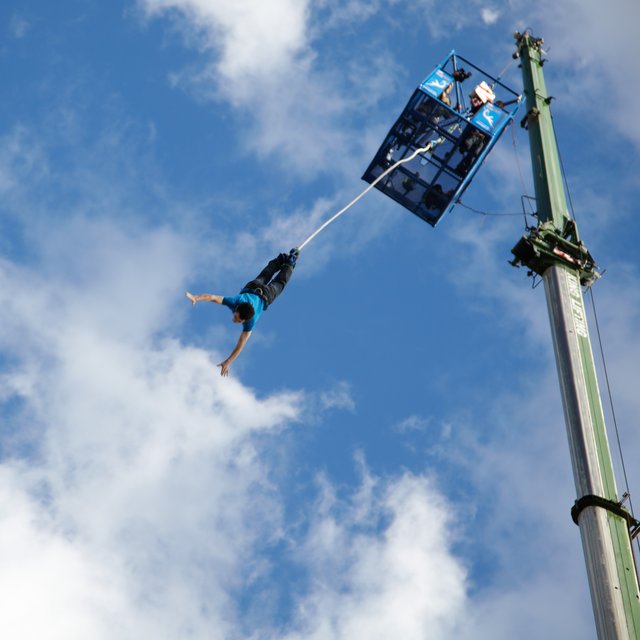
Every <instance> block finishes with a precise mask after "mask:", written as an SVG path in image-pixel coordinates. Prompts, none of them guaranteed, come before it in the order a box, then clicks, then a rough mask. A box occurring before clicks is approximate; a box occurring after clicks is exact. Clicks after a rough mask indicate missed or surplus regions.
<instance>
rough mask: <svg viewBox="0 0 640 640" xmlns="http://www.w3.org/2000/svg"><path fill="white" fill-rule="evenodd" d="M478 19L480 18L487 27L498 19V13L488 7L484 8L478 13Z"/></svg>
mask: <svg viewBox="0 0 640 640" xmlns="http://www.w3.org/2000/svg"><path fill="white" fill-rule="evenodd" d="M480 17H481V18H482V22H484V23H485V24H487V25H492V24H494V23H495V22H496V21H497V20H498V18H499V17H500V12H499V11H496V10H495V9H492V8H490V7H484V8H483V9H482V10H481V11H480Z"/></svg>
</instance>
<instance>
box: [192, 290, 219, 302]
mask: <svg viewBox="0 0 640 640" xmlns="http://www.w3.org/2000/svg"><path fill="white" fill-rule="evenodd" d="M184 295H185V296H187V298H189V300H191V304H195V303H196V302H215V303H216V304H222V299H223V298H224V296H217V295H215V294H213V293H198V294H196V295H194V294H193V293H189V292H188V291H185V292H184Z"/></svg>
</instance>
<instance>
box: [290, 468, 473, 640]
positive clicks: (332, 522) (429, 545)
mask: <svg viewBox="0 0 640 640" xmlns="http://www.w3.org/2000/svg"><path fill="white" fill-rule="evenodd" d="M325 490H327V491H329V492H331V488H330V487H329V488H326V489H325ZM363 496H365V497H363ZM358 500H362V501H363V502H362V504H361V505H360V507H361V506H362V505H363V504H366V505H367V506H366V508H364V509H362V508H358V507H359V505H358V504H357V503H356V504H349V506H348V508H346V509H345V504H344V503H342V502H341V501H339V500H338V501H336V500H335V497H333V496H328V497H326V498H325V499H324V500H322V501H320V502H319V504H318V505H317V516H316V518H315V520H314V522H313V524H312V527H311V530H310V532H309V536H308V540H307V542H306V543H305V545H304V547H303V548H302V550H301V553H302V554H303V557H304V562H305V564H307V565H308V566H309V567H310V568H311V569H312V572H313V576H314V581H313V584H314V586H313V588H312V590H311V591H310V592H309V593H308V594H306V595H305V596H303V597H302V598H300V599H299V601H298V603H297V609H298V615H297V617H296V620H295V631H293V632H291V633H289V634H287V635H286V636H285V638H286V640H294V639H297V638H310V639H314V640H321V639H322V640H324V639H326V640H332V639H339V638H345V639H346V638H370V639H371V640H377V639H378V638H379V639H380V640H383V639H384V640H386V639H388V638H392V637H402V638H406V639H407V640H412V639H414V638H415V639H416V640H418V639H419V638H425V637H429V638H434V640H436V639H438V638H450V637H452V633H453V630H454V629H455V628H456V627H457V622H456V621H457V620H458V619H459V616H460V615H461V613H462V607H463V604H464V602H465V581H466V572H465V569H464V568H463V567H462V565H461V564H460V562H459V561H457V560H456V559H455V558H454V556H453V554H452V551H451V545H452V543H453V540H454V538H452V537H451V536H452V529H451V527H452V522H451V520H450V515H449V513H450V511H449V509H450V508H449V506H448V505H446V503H445V502H444V501H443V499H442V497H441V496H440V494H439V493H438V492H437V491H436V490H435V489H434V487H433V484H432V483H431V482H430V481H429V480H428V479H427V478H425V477H417V476H413V475H410V474H406V475H404V476H401V477H399V478H397V479H395V480H392V481H391V482H389V483H381V484H380V485H379V486H378V487H377V489H376V490H375V491H374V494H373V500H372V499H371V493H370V492H365V493H364V494H359V498H358V499H357V500H356V502H358ZM352 514H358V516H359V520H358V521H357V522H354V521H353V520H351V517H352ZM381 518H382V519H383V521H386V522H388V524H386V525H384V526H382V528H380V519H381ZM363 520H364V522H365V523H366V522H368V523H369V525H368V526H361V523H362V521H363ZM359 525H360V526H359Z"/></svg>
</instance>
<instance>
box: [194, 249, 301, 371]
mask: <svg viewBox="0 0 640 640" xmlns="http://www.w3.org/2000/svg"><path fill="white" fill-rule="evenodd" d="M299 255H300V252H299V251H298V250H297V249H291V251H290V252H289V253H288V254H286V253H281V254H280V255H278V256H277V257H276V258H274V259H273V260H270V261H269V263H268V264H267V266H266V267H265V268H264V269H263V270H262V271H261V272H260V273H259V274H258V276H257V277H256V278H255V279H254V280H251V281H250V282H247V284H246V285H245V286H244V287H243V288H242V290H241V291H240V294H239V295H237V296H232V297H228V296H218V295H215V294H213V293H199V294H196V295H194V294H192V293H189V292H188V291H185V295H186V296H187V298H189V300H191V303H192V304H194V305H195V303H196V302H215V303H216V304H223V305H224V306H225V307H229V309H231V311H232V312H233V316H232V318H231V320H232V322H235V323H236V324H240V323H241V324H242V333H241V334H240V338H238V342H237V344H236V346H235V348H234V349H233V351H232V352H231V355H230V356H229V357H228V358H227V359H226V360H224V361H223V362H221V363H220V364H219V365H218V366H219V367H220V375H221V376H227V375H229V367H230V366H231V363H232V362H233V361H234V360H235V359H236V358H237V357H238V356H239V355H240V353H241V352H242V350H243V349H244V347H245V345H246V344H247V340H248V339H249V336H250V335H251V331H252V330H253V327H254V326H255V324H256V322H258V319H259V318H260V315H261V314H262V312H263V311H266V310H267V308H268V307H269V305H270V304H272V303H273V301H274V300H275V299H276V298H277V297H278V296H279V295H280V294H281V293H282V291H283V289H284V288H285V286H286V285H287V282H289V278H291V274H292V273H293V269H294V268H295V266H296V262H297V260H298V256H299Z"/></svg>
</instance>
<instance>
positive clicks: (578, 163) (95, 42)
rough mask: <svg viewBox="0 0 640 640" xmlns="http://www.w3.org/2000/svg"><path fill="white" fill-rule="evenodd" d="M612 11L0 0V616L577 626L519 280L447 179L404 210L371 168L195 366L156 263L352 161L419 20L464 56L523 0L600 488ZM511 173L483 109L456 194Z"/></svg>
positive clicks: (430, 44) (258, 230)
mask: <svg viewBox="0 0 640 640" xmlns="http://www.w3.org/2000/svg"><path fill="white" fill-rule="evenodd" d="M639 17H640V9H639V8H638V6H637V4H636V3H634V2H632V0H623V1H620V2H618V3H615V5H607V6H605V5H603V4H602V3H597V2H594V1H591V0H589V1H588V2H579V1H577V0H570V1H568V2H564V3H555V2H550V1H549V0H542V1H541V2H538V3H535V4H533V5H532V4H531V3H525V2H522V1H520V0H511V1H510V2H508V3H489V2H478V1H475V0H473V1H471V2H460V1H457V0H453V1H449V2H446V3H445V2H438V1H435V0H434V1H427V0H418V1H417V2H413V3H411V4H410V6H408V5H407V4H406V3H400V2H378V1H376V0H371V1H369V2H360V1H359V0H351V1H342V2H339V1H334V0H321V1H317V2H315V3H312V2H308V1H304V0H272V1H271V2H269V3H261V2H258V1H257V0H237V1H236V2H235V3H233V4H232V5H231V3H225V2H221V1H217V0H158V1H156V2H152V1H151V0H137V1H136V0H129V1H115V2H110V3H101V2H95V1H92V0H82V1H80V0H78V1H73V0H65V1H63V2H58V3H46V2H38V1H35V0H34V1H30V0H27V1H24V2H20V3H17V2H11V1H9V2H8V3H4V4H3V5H2V8H0V29H2V38H0V67H1V77H2V78H3V99H2V100H1V101H0V196H1V197H0V229H1V235H0V249H1V254H0V280H1V284H2V286H1V287H0V295H1V296H2V304H1V305H0V309H2V311H1V315H2V319H1V322H0V362H1V363H2V370H1V371H0V376H1V377H0V381H1V383H2V384H1V385H0V411H1V416H2V421H1V429H2V431H1V434H2V437H1V439H0V456H1V457H0V479H1V481H0V505H1V506H0V594H1V599H2V602H3V603H4V605H3V607H2V611H1V612H0V628H1V629H2V630H3V635H6V636H7V637H11V638H16V639H19V638H25V639H26V638H56V639H57V638H60V639H62V638H64V639H65V640H69V639H73V638H88V637H89V638H95V639H101V638H105V639H106V638H109V639H110V640H113V639H118V640H120V639H128V638H144V637H154V638H167V639H173V638H198V639H200V638H207V639H210V638H225V639H229V640H231V639H235V638H251V639H256V640H257V639H266V638H269V639H271V638H273V639H279V640H293V639H297V638H305V639H308V638H311V639H314V640H316V639H317V640H325V639H327V640H328V639H334V638H367V639H372V640H375V639H378V638H379V639H388V638H393V637H402V638H404V639H406V640H413V639H414V638H415V639H418V638H420V639H422V638H430V639H440V638H453V637H455V638H462V639H464V638H474V639H481V640H482V639H487V640H488V639H492V640H495V639H507V638H513V637H518V638H524V639H525V640H526V639H532V640H533V639H538V638H541V637H550V638H556V637H557V638H560V637H561V638H567V639H569V638H575V639H578V638H579V639H581V640H583V639H584V638H592V637H595V631H594V628H593V621H592V617H591V607H590V601H589V594H588V588H587V583H586V575H585V570H584V563H583V559H582V550H581V546H580V539H579V532H578V529H577V528H576V527H575V525H574V524H573V523H572V522H571V519H570V516H569V509H570V507H571V505H572V503H573V500H574V499H575V490H574V485H573V480H572V474H571V468H570V461H569V453H568V446H567V443H566V435H565V429H564V422H563V414H562V407H561V404H560V398H559V391H558V383H557V376H556V372H555V364H554V360H553V353H552V346H551V339H550V333H549V328H548V319H547V311H546V306H545V300H544V292H543V288H542V287H539V288H536V289H534V290H532V288H531V281H530V280H528V279H527V278H526V276H525V273H524V272H523V271H522V270H516V269H513V268H511V267H510V266H509V265H508V264H507V260H508V259H509V258H510V249H511V247H512V246H513V245H514V244H515V243H516V241H517V240H518V238H519V237H520V235H521V234H522V232H523V220H522V217H521V216H504V217H502V216H496V217H493V216H492V217H490V216H482V215H478V214H474V213H471V212H470V211H469V210H467V209H464V208H461V207H458V208H456V209H455V210H454V211H453V212H452V213H451V214H450V215H449V216H448V217H446V218H445V219H444V220H443V221H442V222H441V223H440V225H439V226H438V228H437V229H435V230H434V229H432V228H431V227H429V226H428V225H426V224H425V223H423V222H421V221H420V220H419V219H418V218H417V217H415V216H413V215H411V214H410V213H408V212H407V211H405V210H404V209H402V208H401V207H399V206H398V205H396V204H395V203H393V202H392V201H390V200H388V199H386V198H385V197H384V196H383V195H382V194H380V193H378V192H373V193H370V194H369V195H368V196H367V197H366V198H365V199H364V200H363V201H362V202H361V203H360V204H358V205H357V206H356V207H354V208H353V209H352V210H351V211H349V213H348V214H346V215H345V216H343V217H342V218H340V220H339V221H337V222H336V223H335V224H334V225H332V226H331V227H329V228H328V229H327V230H326V231H324V232H323V233H322V234H321V235H320V236H318V238H316V239H315V240H314V241H313V242H312V243H311V244H310V245H309V246H308V247H307V248H306V249H305V251H304V252H303V254H302V256H301V258H300V262H299V265H298V267H297V268H296V271H295V274H294V278H293V279H292V281H291V283H290V285H289V287H288V288H287V290H286V292H285V294H284V295H283V296H282V298H280V299H279V300H278V301H277V303H276V304H274V306H273V307H271V308H270V309H269V311H268V312H267V313H266V314H265V315H264V316H263V318H262V319H261V321H260V323H259V325H257V327H256V330H255V331H254V334H253V335H252V337H251V340H250V341H249V345H248V347H247V348H246V349H245V352H244V353H243V354H242V355H241V357H240V358H239V359H238V360H237V361H236V362H235V363H234V364H233V367H232V370H231V375H230V377H229V378H226V379H223V378H221V377H220V376H219V375H218V372H217V369H216V366H215V365H216V363H218V362H220V361H221V360H222V359H224V358H225V357H226V356H227V355H228V354H229V352H230V351H231V349H232V347H233V345H234V344H235V341H236V339H237V333H238V327H237V325H233V324H232V323H231V322H230V314H229V313H228V311H227V310H226V309H224V308H221V307H218V306H215V305H205V304H202V305H199V306H197V307H195V308H192V307H191V305H190V304H189V303H188V301H187V300H186V299H185V298H184V291H185V289H189V290H191V291H197V292H200V291H207V292H213V293H219V294H229V295H231V294H235V293H236V292H237V291H238V290H239V288H240V287H241V286H242V285H243V284H244V283H245V282H246V281H247V280H249V279H250V278H252V277H253V276H254V275H255V274H256V273H257V271H259V269H260V268H261V267H262V266H263V264H264V263H265V262H266V261H267V260H268V259H269V258H271V257H272V256H273V255H275V254H276V253H278V252H280V251H282V250H288V249H289V248H291V247H292V246H294V245H296V244H299V243H300V242H301V241H302V240H303V239H304V238H305V237H306V236H307V235H308V234H309V233H310V232H311V231H312V230H313V229H314V228H316V227H317V226H318V225H319V224H320V223H321V222H322V221H324V220H325V219H327V218H328V217H329V216H330V215H331V214H332V213H334V212H335V211H336V210H338V209H339V208H341V207H342V206H343V205H344V204H345V203H346V202H348V201H349V200H350V199H351V198H353V197H354V196H355V195H356V194H357V193H358V192H359V191H360V190H361V189H362V188H364V186H365V185H364V183H362V182H361V181H360V176H361V175H362V173H363V171H364V169H365V168H366V166H367V164H368V163H369V161H370V159H371V157H372V155H373V153H374V152H375V151H376V149H377V148H378V146H379V144H380V143H381V141H382V139H383V137H384V135H385V133H386V131H387V130H388V128H389V127H390V126H391V124H392V123H393V121H394V119H395V118H396V117H397V115H398V114H399V112H400V110H401V109H402V107H403V106H404V104H405V103H406V101H407V100H408V98H409V96H410V95H411V93H412V91H413V89H414V88H415V86H416V85H417V84H419V82H420V81H421V80H422V79H423V78H424V77H425V76H426V75H427V74H428V73H429V72H430V71H431V69H432V68H433V67H434V66H435V65H436V64H437V63H438V62H439V61H440V60H441V59H442V58H443V57H444V56H445V55H446V54H447V53H448V52H449V51H450V50H451V49H456V50H457V51H458V52H459V53H460V54H461V55H463V56H465V57H467V58H469V59H470V60H472V61H473V62H474V63H475V64H477V65H479V66H480V67H483V68H485V69H487V70H488V71H490V72H494V73H498V72H499V71H500V70H501V69H503V68H504V67H505V65H507V63H508V62H509V61H510V60H511V54H512V52H513V50H514V45H513V38H512V36H511V34H512V32H513V30H514V29H519V30H523V29H525V28H527V27H529V28H531V29H532V30H533V32H534V33H535V34H536V35H539V36H542V37H544V38H545V41H546V42H547V45H548V53H547V58H548V60H549V62H548V63H547V64H546V65H545V67H544V69H545V74H546V80H547V86H548V89H549V92H550V93H551V94H552V95H554V96H555V97H556V100H555V101H554V103H553V107H554V111H553V113H554V121H555V125H556V133H557V136H558V140H559V144H560V149H561V153H562V158H563V162H564V165H565V169H566V172H567V177H568V181H569V188H570V193H571V198H572V202H573V205H574V208H575V212H576V217H577V220H578V224H579V227H580V231H581V233H582V236H583V239H584V240H585V241H586V243H587V246H588V247H589V249H590V251H591V253H592V254H593V255H594V257H595V259H596V261H597V262H598V264H599V265H600V267H601V268H604V269H606V275H605V277H604V278H603V279H602V280H601V281H600V282H599V283H598V284H597V285H596V287H595V298H596V304H597V309H598V318H599V321H600V328H601V332H602V337H603V342H604V347H605V353H606V361H607V367H608V372H609V378H610V381H611V383H612V395H613V398H614V402H615V411H616V415H617V418H618V424H619V428H620V435H621V439H622V443H623V447H624V455H625V460H626V463H627V472H628V476H629V484H630V487H631V489H632V491H633V489H634V488H636V487H639V486H640V474H639V473H638V471H637V465H635V464H634V461H635V460H637V459H638V456H639V455H640V436H639V434H638V429H637V415H638V414H639V413H640V399H639V397H638V394H637V381H638V373H637V372H638V365H637V363H638V362H639V361H640V337H639V336H640V331H639V329H640V293H639V289H638V286H637V282H638V272H639V270H640V261H639V260H638V255H637V238H638V237H639V228H640V223H639V222H638V217H637V213H638V206H637V202H638V197H639V196H640V187H639V186H638V181H637V177H636V169H635V168H636V166H637V164H638V160H639V159H640V158H639V150H640V124H638V122H639V121H638V119H637V118H634V117H633V110H631V111H630V110H629V105H634V104H636V103H637V102H638V101H639V100H640V89H639V88H638V83H637V82H635V81H634V78H633V74H634V73H636V72H635V71H634V70H633V68H630V66H629V60H630V59H631V60H633V59H635V57H637V55H638V53H639V51H638V45H637V40H636V38H635V31H634V29H635V24H636V23H637V19H638V18H639ZM636 75H637V74H636ZM505 81H507V82H508V83H509V84H510V85H511V86H513V87H514V88H516V89H517V88H518V87H520V86H521V80H520V76H519V70H518V68H517V65H516V64H512V65H511V66H510V67H509V68H508V70H507V71H506V73H505ZM522 193H529V194H531V193H532V187H531V179H530V163H529V155H528V146H527V139H526V135H525V133H524V132H523V131H522V130H521V129H520V128H519V127H514V128H513V129H509V130H508V131H507V132H506V133H505V135H504V136H503V138H502V139H501V141H500V143H499V144H498V146H497V147H496V149H495V150H494V151H493V152H492V154H491V155H490V157H489V158H488V160H487V162H486V164H485V166H483V168H482V169H481V171H480V173H479V174H478V176H477V177H476V179H475V180H474V182H473V184H472V185H471V187H470V188H469V189H468V191H467V192H466V193H465V196H464V202H465V203H466V204H468V205H469V206H471V207H475V208H477V209H480V210H483V211H486V212H514V211H519V210H520V195H521V194H522ZM587 301H588V299H587ZM588 306H589V307H590V303H589V304H588ZM591 332H592V337H595V329H594V327H593V323H592V326H591ZM596 359H597V360H598V366H599V369H600V370H601V369H602V367H601V364H600V359H599V356H598V354H597V353H596ZM601 387H602V388H603V389H604V381H603V380H601ZM606 413H607V415H608V416H609V425H610V428H611V427H612V423H611V419H610V409H608V408H607V409H606ZM610 440H611V442H612V444H614V441H615V438H614V435H613V433H611V434H610ZM614 458H616V464H617V465H618V467H619V463H618V455H617V453H616V451H615V450H614ZM618 485H619V489H620V492H622V486H623V485H622V478H621V476H619V477H618ZM636 503H638V499H636Z"/></svg>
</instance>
